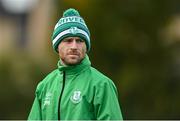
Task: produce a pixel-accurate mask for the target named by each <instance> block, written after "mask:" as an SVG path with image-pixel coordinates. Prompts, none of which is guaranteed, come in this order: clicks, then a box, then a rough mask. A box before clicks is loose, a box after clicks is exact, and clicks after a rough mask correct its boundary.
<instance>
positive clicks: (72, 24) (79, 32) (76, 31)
mask: <svg viewBox="0 0 180 121" xmlns="http://www.w3.org/2000/svg"><path fill="white" fill-rule="evenodd" d="M67 37H80V38H81V39H82V40H84V41H85V43H86V46H87V51H89V50H90V46H91V43H90V32H89V30H88V27H87V25H86V23H85V21H84V19H83V18H82V17H81V16H80V14H79V12H78V11H77V10H75V9H73V8H70V9H67V10H66V11H65V12H64V13H63V17H62V18H60V19H59V21H58V22H57V24H56V25H55V27H54V32H53V35H52V45H53V48H54V50H55V51H56V52H57V53H58V45H59V44H60V42H61V41H62V40H63V39H64V38H67Z"/></svg>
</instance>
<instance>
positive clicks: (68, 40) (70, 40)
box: [63, 38, 73, 43]
mask: <svg viewBox="0 0 180 121" xmlns="http://www.w3.org/2000/svg"><path fill="white" fill-rule="evenodd" d="M72 41H73V40H72V39H70V38H66V39H64V40H63V42H67V43H70V42H72Z"/></svg>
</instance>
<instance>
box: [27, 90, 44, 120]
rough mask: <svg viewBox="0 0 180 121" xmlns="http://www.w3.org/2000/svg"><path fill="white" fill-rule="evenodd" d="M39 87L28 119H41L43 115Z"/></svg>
mask: <svg viewBox="0 0 180 121" xmlns="http://www.w3.org/2000/svg"><path fill="white" fill-rule="evenodd" d="M38 92H39V91H38V87H37V89H36V96H35V99H34V102H33V105H32V108H31V111H30V114H29V116H28V120H41V119H42V116H41V103H40V100H39V98H38Z"/></svg>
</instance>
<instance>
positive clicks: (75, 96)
mask: <svg viewBox="0 0 180 121" xmlns="http://www.w3.org/2000/svg"><path fill="white" fill-rule="evenodd" d="M70 99H71V101H72V102H73V103H79V102H80V101H81V100H82V95H81V91H74V92H73V94H72V96H71V98H70Z"/></svg>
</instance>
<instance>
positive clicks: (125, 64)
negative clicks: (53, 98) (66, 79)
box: [0, 0, 180, 120]
mask: <svg viewBox="0 0 180 121" xmlns="http://www.w3.org/2000/svg"><path fill="white" fill-rule="evenodd" d="M179 5H180V1H179V0H113V1H110V0H0V96H1V97H0V119H27V116H28V114H29V111H30V109H31V106H32V103H33V100H34V92H35V89H36V86H37V84H38V82H40V81H41V80H42V79H43V78H44V77H45V76H46V75H47V74H48V73H50V72H51V71H52V70H54V69H55V68H57V67H56V64H57V61H58V55H57V54H56V53H55V52H54V51H53V49H52V45H51V34H52V32H53V29H54V25H55V24H56V22H57V21H58V20H59V18H60V17H61V16H62V13H63V11H64V10H65V9H67V8H69V7H72V8H75V9H77V10H78V11H79V12H80V14H81V16H82V17H83V18H84V19H85V21H86V24H87V25H88V27H89V29H90V32H91V43H92V48H91V51H90V53H89V57H90V59H91V62H92V66H93V67H95V68H97V69H98V70H100V71H101V72H103V73H104V74H105V75H107V76H108V77H110V78H111V79H112V80H113V81H114V83H115V84H116V86H117V89H118V92H119V101H120V105H121V110H122V113H123V117H124V119H136V120H137V119H166V120H168V119H180V115H179V114H180V56H179V52H180V7H179Z"/></svg>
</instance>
